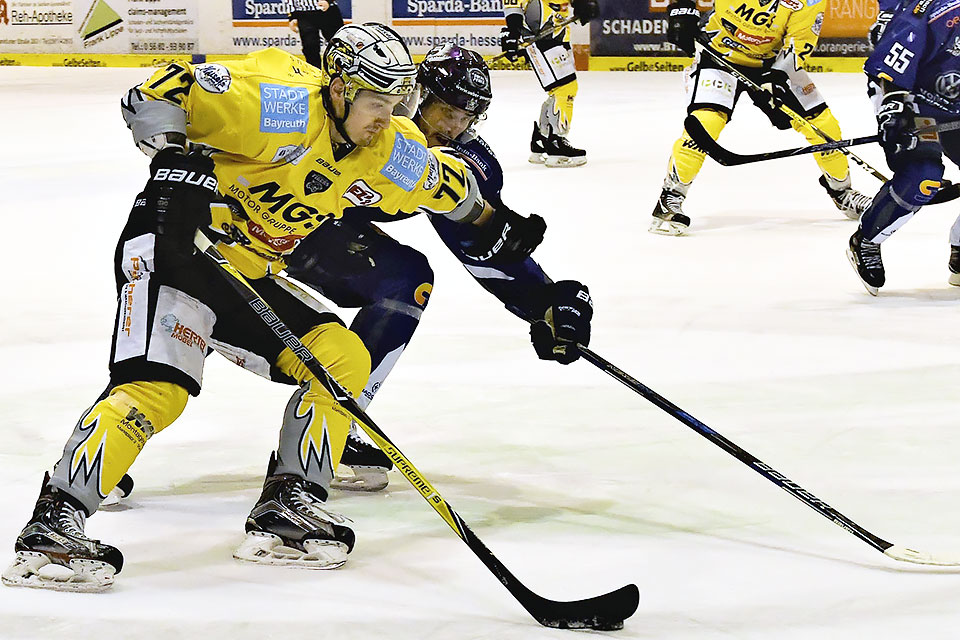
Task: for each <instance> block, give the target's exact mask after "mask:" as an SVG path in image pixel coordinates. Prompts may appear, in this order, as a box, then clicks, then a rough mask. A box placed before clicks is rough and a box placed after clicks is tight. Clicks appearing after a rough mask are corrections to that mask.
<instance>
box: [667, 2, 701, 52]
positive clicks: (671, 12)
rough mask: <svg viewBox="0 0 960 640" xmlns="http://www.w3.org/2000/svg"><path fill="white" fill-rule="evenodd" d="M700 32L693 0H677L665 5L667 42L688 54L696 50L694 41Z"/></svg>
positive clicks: (698, 19) (698, 16)
mask: <svg viewBox="0 0 960 640" xmlns="http://www.w3.org/2000/svg"><path fill="white" fill-rule="evenodd" d="M698 33H700V12H699V11H697V5H696V4H695V3H694V2H693V0H677V1H676V2H674V3H672V4H671V5H670V6H669V7H667V42H671V43H673V44H675V45H676V46H677V47H679V48H680V49H681V50H683V51H684V52H686V53H687V54H689V55H691V56H692V55H693V54H694V53H696V52H697V48H696V47H695V46H694V43H695V42H696V40H697V34H698Z"/></svg>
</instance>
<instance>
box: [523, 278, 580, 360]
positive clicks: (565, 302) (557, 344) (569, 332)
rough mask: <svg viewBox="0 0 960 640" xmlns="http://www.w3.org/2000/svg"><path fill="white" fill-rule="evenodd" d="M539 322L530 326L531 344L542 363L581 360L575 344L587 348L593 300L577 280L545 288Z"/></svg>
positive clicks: (542, 293) (542, 294) (557, 283)
mask: <svg viewBox="0 0 960 640" xmlns="http://www.w3.org/2000/svg"><path fill="white" fill-rule="evenodd" d="M540 305H541V308H542V309H543V314H542V316H541V317H542V320H537V321H536V322H534V323H533V324H532V325H531V326H530V341H531V342H532V343H533V348H534V349H535V350H536V352H537V356H539V358H540V359H541V360H556V361H557V362H559V363H561V364H570V363H571V362H574V361H576V360H577V359H578V358H579V357H580V351H579V350H578V349H577V345H578V344H582V345H583V346H587V345H588V344H590V320H591V319H592V318H593V300H592V299H591V298H590V290H589V289H587V287H586V286H585V285H583V284H580V283H579V282H577V281H576V280H561V281H560V282H553V283H550V284H548V285H545V286H544V288H543V291H542V292H541V294H540Z"/></svg>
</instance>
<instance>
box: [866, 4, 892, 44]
mask: <svg viewBox="0 0 960 640" xmlns="http://www.w3.org/2000/svg"><path fill="white" fill-rule="evenodd" d="M891 19H893V12H892V11H881V12H879V13H877V21H876V22H874V23H873V24H872V25H871V26H870V31H868V32H867V41H868V42H869V43H870V48H871V49H876V48H877V43H878V42H880V38H882V37H883V32H884V30H885V29H886V28H887V25H888V24H889V23H890V20H891Z"/></svg>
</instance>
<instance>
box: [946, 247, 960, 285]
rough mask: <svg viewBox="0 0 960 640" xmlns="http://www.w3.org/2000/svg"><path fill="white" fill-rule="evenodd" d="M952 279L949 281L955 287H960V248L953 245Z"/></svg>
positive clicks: (951, 257) (951, 249) (951, 260)
mask: <svg viewBox="0 0 960 640" xmlns="http://www.w3.org/2000/svg"><path fill="white" fill-rule="evenodd" d="M948 266H949V267H950V279H949V280H947V282H949V283H950V284H952V285H953V286H955V287H960V247H958V246H957V245H951V247H950V262H949V264H948Z"/></svg>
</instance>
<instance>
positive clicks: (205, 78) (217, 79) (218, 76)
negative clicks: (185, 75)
mask: <svg viewBox="0 0 960 640" xmlns="http://www.w3.org/2000/svg"><path fill="white" fill-rule="evenodd" d="M193 77H194V79H196V81H197V85H199V87H200V88H201V89H203V90H204V91H206V92H208V93H226V92H227V90H229V89H230V83H231V82H232V81H233V78H232V77H230V71H228V70H227V68H226V67H225V66H223V65H222V64H216V63H210V64H200V65H197V66H196V67H194V70H193Z"/></svg>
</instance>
